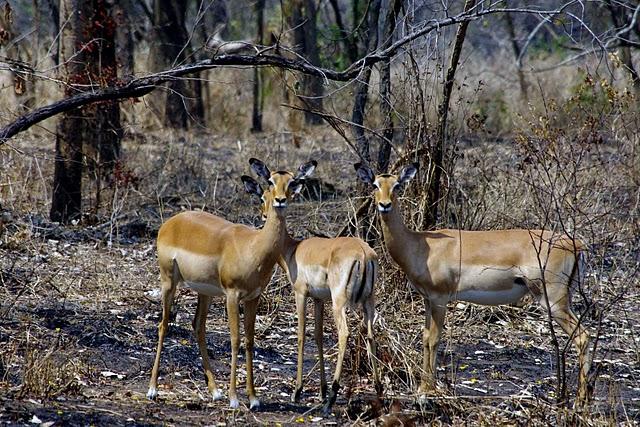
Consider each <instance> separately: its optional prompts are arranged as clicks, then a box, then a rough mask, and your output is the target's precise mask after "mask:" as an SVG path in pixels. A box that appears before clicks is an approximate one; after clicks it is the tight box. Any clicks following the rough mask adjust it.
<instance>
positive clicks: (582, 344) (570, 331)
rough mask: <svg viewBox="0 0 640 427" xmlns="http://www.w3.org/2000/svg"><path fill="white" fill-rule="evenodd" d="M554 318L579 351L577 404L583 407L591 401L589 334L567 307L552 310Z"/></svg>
mask: <svg viewBox="0 0 640 427" xmlns="http://www.w3.org/2000/svg"><path fill="white" fill-rule="evenodd" d="M552 316H553V319H554V320H555V321H556V323H557V324H558V325H560V327H561V328H562V330H563V331H565V333H566V334H567V335H569V337H570V338H571V339H572V340H573V344H574V345H575V347H576V350H577V351H578V365H579V366H580V373H579V374H578V395H577V399H576V406H579V407H582V406H585V405H587V404H588V403H589V395H590V393H589V390H588V385H589V381H588V379H589V369H590V367H591V354H590V349H589V334H588V333H587V330H586V329H585V328H584V327H583V326H582V325H581V324H580V322H579V321H578V318H577V317H576V315H575V314H574V312H573V311H572V310H571V308H569V307H566V308H564V309H559V310H554V311H552Z"/></svg>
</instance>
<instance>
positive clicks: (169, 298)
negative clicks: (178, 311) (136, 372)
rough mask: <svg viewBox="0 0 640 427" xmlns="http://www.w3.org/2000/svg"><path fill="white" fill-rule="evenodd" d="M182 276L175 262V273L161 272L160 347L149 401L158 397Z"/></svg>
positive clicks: (150, 386)
mask: <svg viewBox="0 0 640 427" xmlns="http://www.w3.org/2000/svg"><path fill="white" fill-rule="evenodd" d="M179 277H180V274H179V272H178V266H177V264H176V263H175V262H174V265H173V273H172V274H171V276H169V275H168V274H167V273H166V272H163V270H162V269H161V270H160V283H161V285H160V286H161V288H160V292H161V300H162V319H161V320H160V324H159V325H158V347H157V349H156V359H155V361H154V363H153V369H152V370H151V379H150V380H149V390H148V391H147V398H148V399H152V400H153V399H155V398H156V397H157V396H158V372H159V370H160V355H161V353H162V347H163V345H164V338H165V336H166V334H167V330H168V329H169V318H170V316H171V304H172V302H173V298H174V296H175V293H176V288H177V285H178V281H179Z"/></svg>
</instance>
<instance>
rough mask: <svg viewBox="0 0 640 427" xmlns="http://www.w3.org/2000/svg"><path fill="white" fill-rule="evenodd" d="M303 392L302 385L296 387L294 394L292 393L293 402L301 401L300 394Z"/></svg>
mask: <svg viewBox="0 0 640 427" xmlns="http://www.w3.org/2000/svg"><path fill="white" fill-rule="evenodd" d="M301 394H302V387H300V388H298V389H296V390H295V391H294V392H293V393H292V394H291V401H292V402H293V403H298V402H300V395H301Z"/></svg>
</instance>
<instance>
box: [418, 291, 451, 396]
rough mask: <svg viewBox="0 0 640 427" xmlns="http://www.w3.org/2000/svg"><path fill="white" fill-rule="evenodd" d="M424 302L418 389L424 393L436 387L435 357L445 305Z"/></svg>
mask: <svg viewBox="0 0 640 427" xmlns="http://www.w3.org/2000/svg"><path fill="white" fill-rule="evenodd" d="M425 302H426V308H427V310H426V313H425V328H424V330H423V333H422V344H423V346H424V348H423V352H424V354H423V360H422V370H423V372H424V373H423V377H422V383H421V384H420V389H419V393H420V394H425V393H427V392H429V391H432V390H435V388H436V372H437V370H436V359H437V356H438V346H439V345H440V336H441V334H442V326H443V324H444V316H445V313H446V306H444V305H442V306H441V305H437V304H435V303H433V302H431V301H427V300H425Z"/></svg>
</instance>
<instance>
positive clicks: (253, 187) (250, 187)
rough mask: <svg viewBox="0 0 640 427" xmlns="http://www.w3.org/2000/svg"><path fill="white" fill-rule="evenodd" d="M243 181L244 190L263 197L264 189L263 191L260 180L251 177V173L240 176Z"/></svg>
mask: <svg viewBox="0 0 640 427" xmlns="http://www.w3.org/2000/svg"><path fill="white" fill-rule="evenodd" d="M240 179H241V180H242V183H243V184H244V190H245V191H246V192H247V193H249V194H255V195H256V196H258V197H262V194H263V193H264V191H262V187H261V186H260V184H258V181H256V180H255V179H253V178H251V177H250V176H249V175H242V176H241V177H240Z"/></svg>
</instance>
